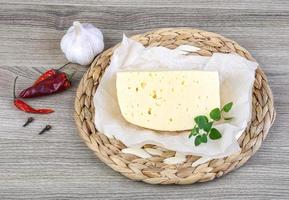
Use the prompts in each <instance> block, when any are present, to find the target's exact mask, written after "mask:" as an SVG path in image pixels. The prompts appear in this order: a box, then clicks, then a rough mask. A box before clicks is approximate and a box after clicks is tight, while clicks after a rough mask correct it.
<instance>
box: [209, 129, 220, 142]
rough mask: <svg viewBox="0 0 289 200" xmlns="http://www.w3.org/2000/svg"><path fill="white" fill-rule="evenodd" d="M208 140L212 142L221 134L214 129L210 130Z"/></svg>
mask: <svg viewBox="0 0 289 200" xmlns="http://www.w3.org/2000/svg"><path fill="white" fill-rule="evenodd" d="M209 137H210V139H212V140H217V139H220V138H221V137H222V134H221V133H220V132H219V131H218V129H216V128H212V130H211V132H210V134H209Z"/></svg>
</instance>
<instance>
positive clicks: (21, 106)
mask: <svg viewBox="0 0 289 200" xmlns="http://www.w3.org/2000/svg"><path fill="white" fill-rule="evenodd" d="M17 78H18V76H17V77H16V78H15V79H14V90H13V103H14V105H15V106H16V107H17V108H18V109H19V110H22V111H24V112H27V113H38V114H48V113H52V112H54V110H52V109H35V108H32V107H31V106H29V105H28V104H27V103H26V102H24V101H22V100H20V99H17V98H16V95H15V87H16V80H17Z"/></svg>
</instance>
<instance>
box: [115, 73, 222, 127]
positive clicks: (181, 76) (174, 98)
mask: <svg viewBox="0 0 289 200" xmlns="http://www.w3.org/2000/svg"><path fill="white" fill-rule="evenodd" d="M116 88H117V98H118V103H119V107H120V110H121V113H122V115H123V117H124V118H125V119H126V120H127V121H128V122H130V123H132V124H135V125H137V126H141V127H144V128H148V129H154V130H159V131H183V130H189V129H192V128H193V126H194V125H195V123H194V117H195V116H198V115H207V116H208V114H209V112H210V111H211V110H212V109H213V108H216V107H219V106H220V89H219V75H218V72H209V71H193V70H190V71H189V70H187V71H149V72H147V71H126V72H118V73H117V78H116Z"/></svg>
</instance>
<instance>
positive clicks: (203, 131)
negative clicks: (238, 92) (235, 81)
mask: <svg viewBox="0 0 289 200" xmlns="http://www.w3.org/2000/svg"><path fill="white" fill-rule="evenodd" d="M232 107H233V102H230V103H227V104H225V105H224V106H223V108H222V109H220V108H214V109H213V110H211V112H210V119H209V118H208V117H207V116H205V115H199V116H197V117H195V118H194V121H195V122H196V125H195V126H194V128H193V129H192V130H191V133H190V135H189V138H191V137H192V136H195V146H199V145H200V144H202V143H207V142H208V137H209V138H210V139H211V140H218V139H220V138H221V137H222V134H221V133H220V131H219V130H218V129H216V128H213V124H214V122H216V121H220V120H221V119H222V118H223V119H224V120H226V121H227V120H231V119H233V118H232V117H224V116H223V114H224V112H225V113H228V112H229V111H230V110H231V108H232Z"/></svg>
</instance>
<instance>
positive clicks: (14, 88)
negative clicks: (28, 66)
mask: <svg viewBox="0 0 289 200" xmlns="http://www.w3.org/2000/svg"><path fill="white" fill-rule="evenodd" d="M17 79H18V76H16V77H15V79H14V86H13V99H16V92H15V90H16V80H17Z"/></svg>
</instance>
